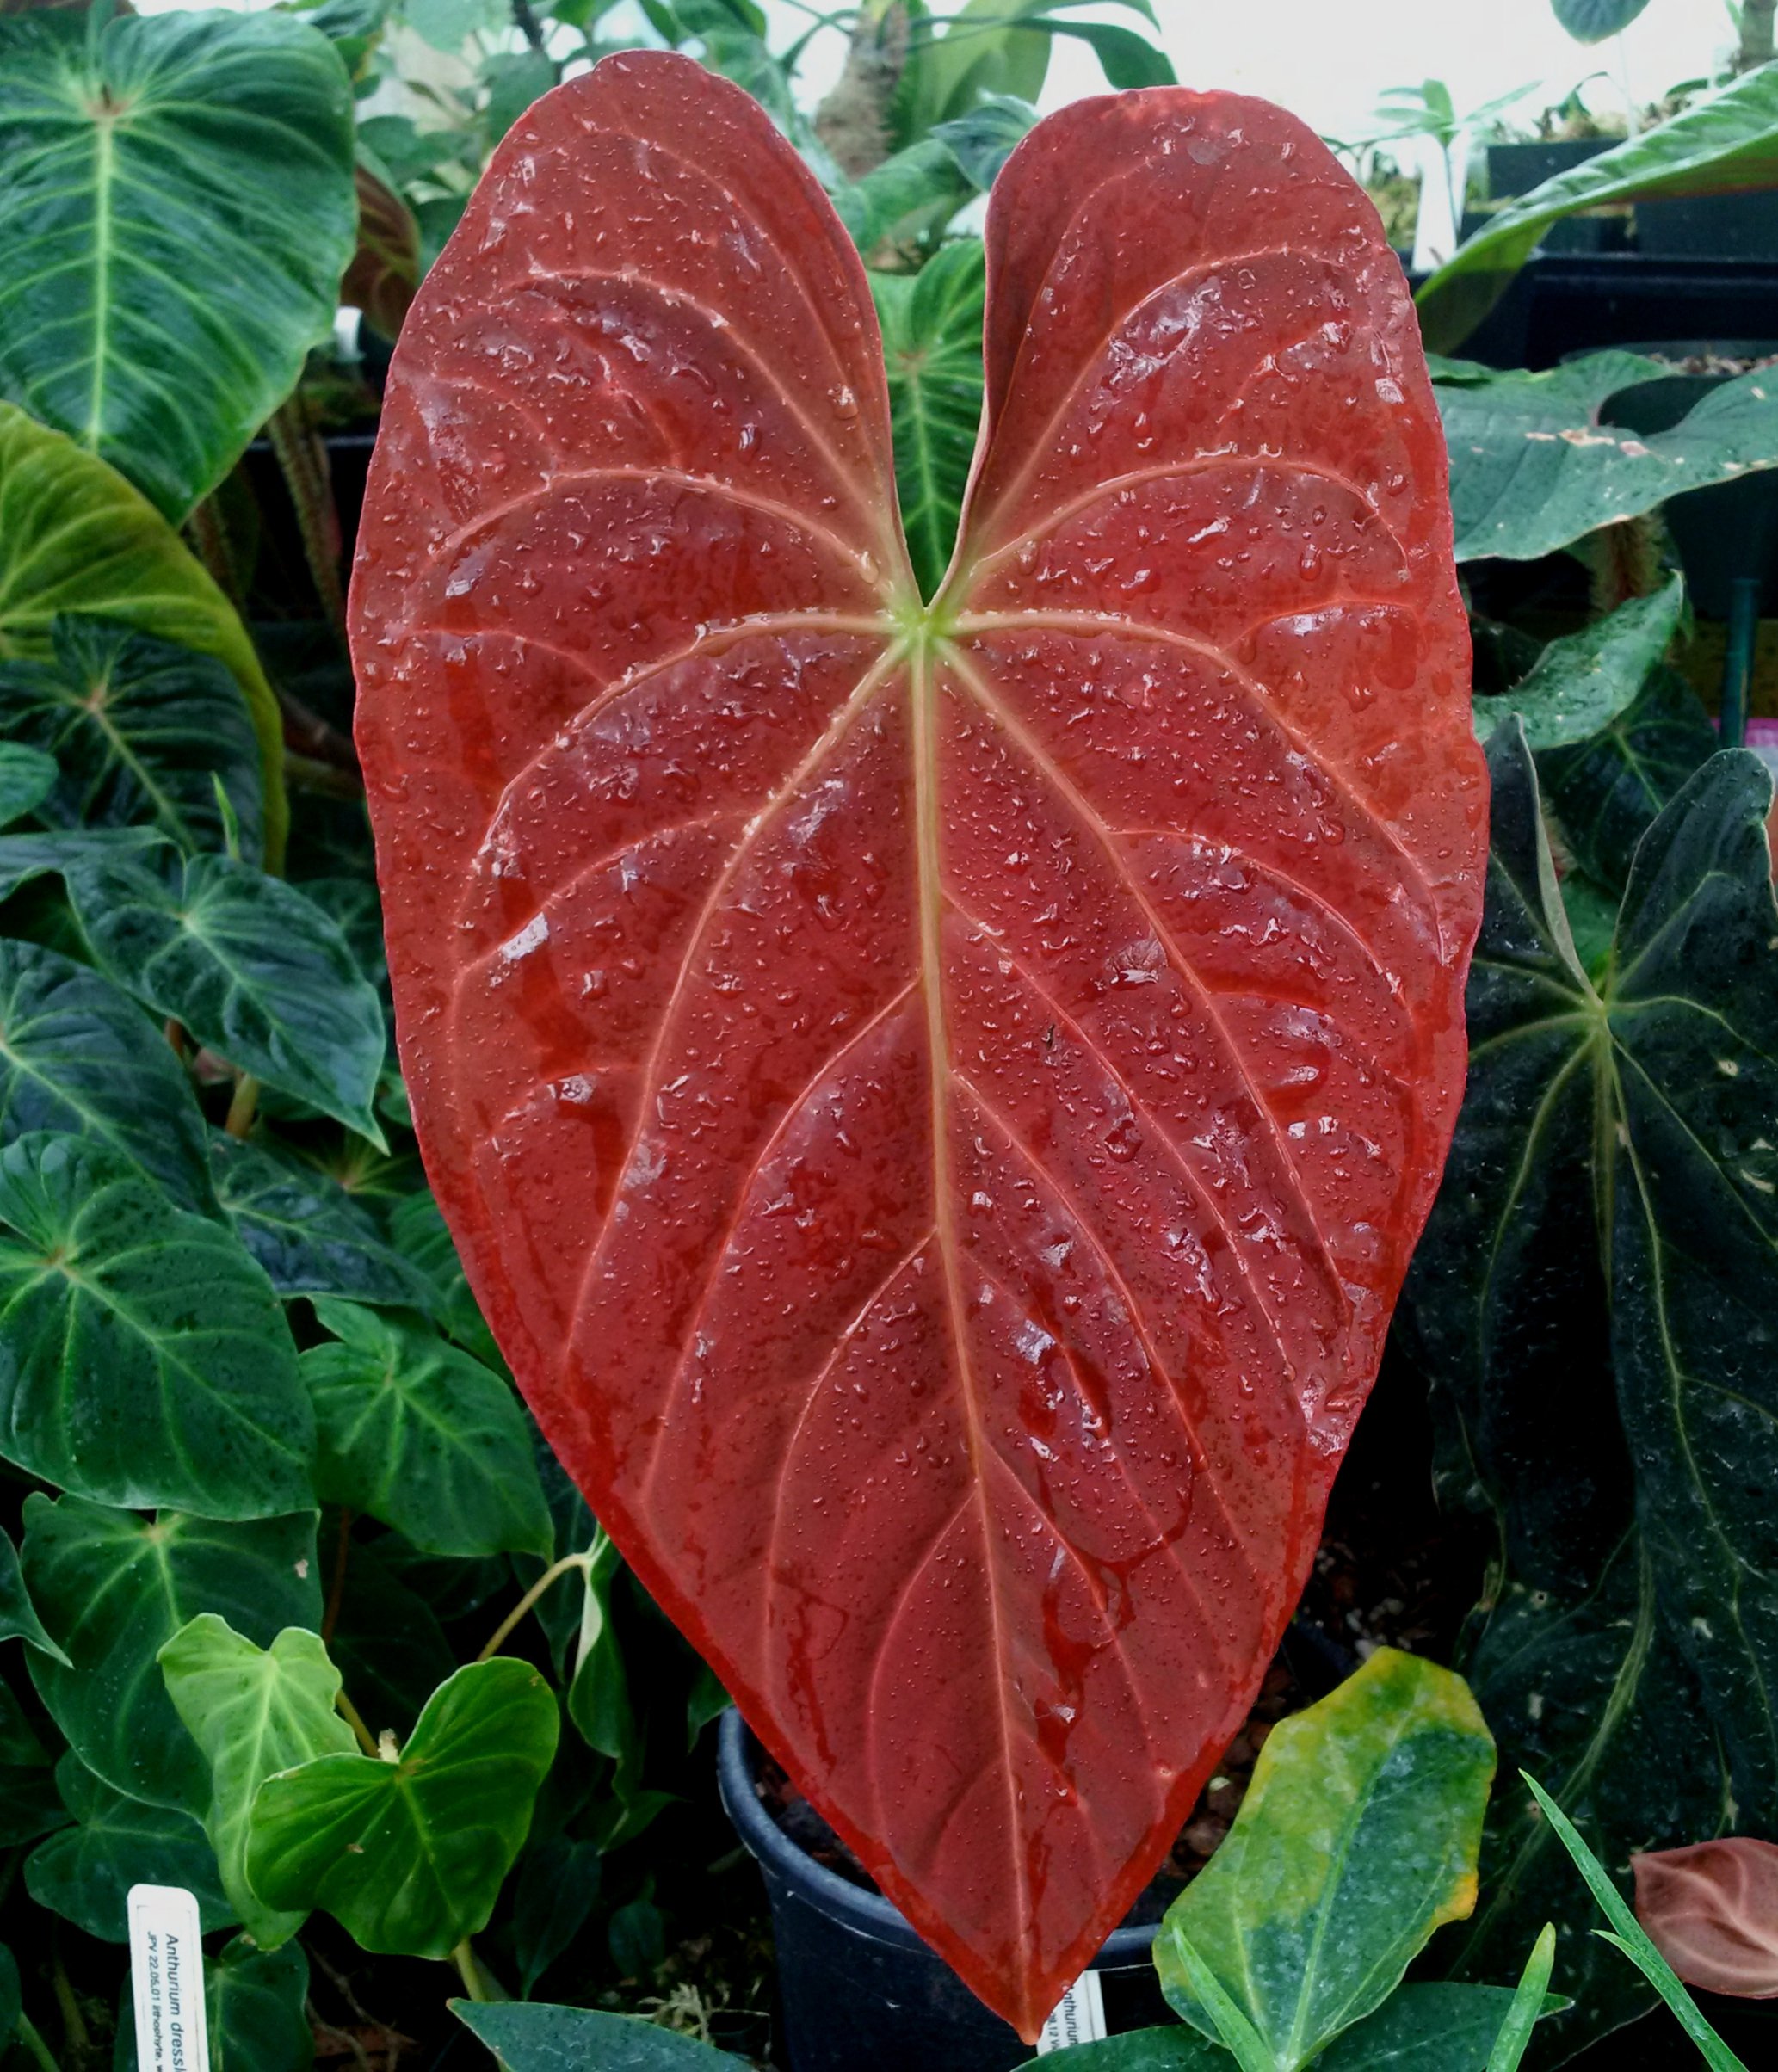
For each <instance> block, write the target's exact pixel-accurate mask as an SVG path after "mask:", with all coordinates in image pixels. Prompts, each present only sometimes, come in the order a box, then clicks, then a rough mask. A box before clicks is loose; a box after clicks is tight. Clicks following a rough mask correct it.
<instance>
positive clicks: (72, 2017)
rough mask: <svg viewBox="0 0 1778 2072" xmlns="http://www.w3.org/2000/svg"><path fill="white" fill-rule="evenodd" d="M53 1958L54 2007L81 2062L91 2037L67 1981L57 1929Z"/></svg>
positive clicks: (63, 2033)
mask: <svg viewBox="0 0 1778 2072" xmlns="http://www.w3.org/2000/svg"><path fill="white" fill-rule="evenodd" d="M53 1947H54V1952H55V1954H54V1958H53V1964H52V1970H51V1974H50V1978H51V1983H52V1984H53V1986H54V1987H55V1994H56V2007H57V2008H58V2010H59V2012H60V2014H61V2017H62V2037H63V2040H64V2041H65V2043H66V2044H67V2046H68V2049H69V2050H70V2051H71V2053H72V2054H73V2055H74V2057H77V2058H79V2059H80V2060H81V2061H82V2063H84V2062H85V2059H86V2054H87V2050H88V2048H89V2047H90V2044H91V2043H92V2038H91V2037H90V2035H89V2034H88V2032H87V2026H86V2017H85V2016H84V2015H83V2013H81V2012H80V2002H79V2001H77V2000H76V1999H75V1997H74V1988H73V1987H72V1985H71V1984H70V1983H69V1980H68V1967H67V1966H66V1965H65V1964H64V1963H63V1962H62V1938H61V1934H60V1933H59V1931H58V1933H57V1934H56V1937H55V1941H54V1946H53Z"/></svg>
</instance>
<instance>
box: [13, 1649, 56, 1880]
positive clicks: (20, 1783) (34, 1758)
mask: <svg viewBox="0 0 1778 2072" xmlns="http://www.w3.org/2000/svg"><path fill="white" fill-rule="evenodd" d="M68 1818H69V1814H68V1809H67V1808H66V1807H65V1805H64V1804H62V1795H61V1793H60V1792H59V1791H57V1790H56V1785H55V1765H54V1764H53V1763H52V1761H51V1760H50V1757H49V1753H48V1751H47V1750H46V1748H44V1745H43V1743H42V1742H40V1741H39V1740H38V1738H37V1735H36V1732H35V1730H34V1729H33V1727H32V1725H31V1723H30V1721H29V1720H28V1719H27V1718H26V1717H25V1708H24V1707H23V1706H22V1705H21V1704H20V1703H19V1701H18V1699H16V1698H15V1697H14V1695H13V1693H12V1687H11V1686H10V1685H9V1684H8V1683H5V1682H3V1681H0V1848H8V1849H9V1848H12V1847H15V1845H16V1844H18V1843H20V1842H24V1841H36V1839H37V1837H38V1836H39V1835H47V1834H48V1833H49V1832H50V1831H51V1829H52V1828H60V1827H65V1826H66V1825H67V1822H68Z"/></svg>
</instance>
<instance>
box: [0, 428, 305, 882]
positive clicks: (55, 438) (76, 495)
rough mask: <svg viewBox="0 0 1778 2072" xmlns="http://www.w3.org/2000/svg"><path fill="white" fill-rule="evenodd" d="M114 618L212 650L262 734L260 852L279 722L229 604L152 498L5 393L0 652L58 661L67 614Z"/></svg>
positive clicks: (278, 803) (278, 847) (280, 784)
mask: <svg viewBox="0 0 1778 2072" xmlns="http://www.w3.org/2000/svg"><path fill="white" fill-rule="evenodd" d="M71 613H77V614H83V615H90V616H93V617H97V618H100V619H105V620H116V621H119V622H120V623H121V624H123V625H125V626H131V627H133V629H134V630H135V631H136V632H139V633H148V634H151V635H153V636H154V638H156V639H157V640H165V641H170V642H172V643H174V644H176V645H177V646H179V647H182V648H191V649H194V650H195V651H197V652H198V653H199V654H201V655H207V656H212V657H214V658H215V659H216V660H217V661H219V662H220V663H222V664H223V665H224V667H225V668H226V669H227V670H228V672H229V674H230V675H232V677H233V678H234V680H235V681H236V682H237V683H238V685H239V686H240V689H241V694H242V696H243V697H244V699H245V700H246V703H247V711H248V713H249V716H250V718H251V720H252V725H253V732H254V737H255V739H256V741H257V743H258V744H259V761H260V770H261V789H262V819H263V823H264V839H265V851H266V855H265V860H266V862H267V863H268V864H269V866H272V867H273V868H274V869H275V868H276V867H277V866H278V865H279V864H280V863H281V862H282V860H283V856H284V838H285V836H286V833H287V831H288V829H289V824H290V809H289V803H288V801H287V799H286V797H285V794H284V723H283V719H282V718H281V715H280V713H279V711H278V701H277V699H276V698H275V695H274V694H273V692H272V687H271V685H270V684H269V682H267V681H266V676H265V672H264V670H263V669H262V668H261V667H260V663H259V657H258V656H257V655H256V653H255V652H254V648H253V643H252V641H251V640H250V638H248V636H247V629H246V628H245V627H244V626H243V625H242V624H241V621H240V620H239V618H238V616H237V615H236V613H235V610H234V607H232V605H231V604H230V603H229V601H228V600H227V598H225V596H224V595H223V594H222V592H221V591H220V590H219V589H218V588H217V587H216V585H215V583H213V581H212V580H211V578H210V577H209V576H207V574H206V573H205V571H204V569H203V567H202V564H201V563H200V562H199V561H198V560H197V559H196V558H195V557H194V555H193V554H191V553H190V552H188V549H187V548H186V546H185V545H184V543H183V542H182V540H181V539H180V537H179V535H178V533H176V532H175V531H174V529H173V527H171V526H170V525H169V524H168V523H167V521H166V520H165V519H164V518H163V517H162V516H161V515H160V513H159V512H158V511H157V510H156V509H155V508H154V506H153V505H152V504H151V503H149V502H148V500H147V498H146V497H145V496H142V495H141V493H140V492H139V490H134V489H133V488H131V486H130V484H128V483H127V482H126V481H125V480H124V478H123V477H122V476H121V475H120V474H119V473H118V472H117V471H116V470H115V469H114V468H110V467H108V466H106V465H105V463H104V462H103V461H102V460H99V459H96V458H95V457H94V456H93V455H92V454H90V453H83V452H82V451H81V450H80V448H79V447H77V446H76V445H75V444H74V443H73V441H71V440H69V439H65V438H64V437H63V436H62V435H61V434H60V433H59V432H53V431H51V430H50V429H49V428H48V427H47V426H46V425H41V424H39V423H37V422H35V421H34V419H33V418H30V417H28V416H26V415H25V413H24V412H23V411H22V410H15V408H14V407H13V405H12V404H9V403H0V662H5V661H10V660H12V659H13V658H15V657H23V658H24V659H25V660H27V661H33V660H34V661H40V662H47V663H53V661H54V660H55V626H56V622H57V620H59V618H60V617H62V616H63V614H71Z"/></svg>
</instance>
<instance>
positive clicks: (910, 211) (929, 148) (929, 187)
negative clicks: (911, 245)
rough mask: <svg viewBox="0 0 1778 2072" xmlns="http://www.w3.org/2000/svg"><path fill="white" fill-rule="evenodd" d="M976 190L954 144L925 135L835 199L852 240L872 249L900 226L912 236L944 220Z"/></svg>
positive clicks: (836, 192) (837, 193) (841, 190)
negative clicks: (952, 146)
mask: <svg viewBox="0 0 1778 2072" xmlns="http://www.w3.org/2000/svg"><path fill="white" fill-rule="evenodd" d="M975 192H976V187H975V183H974V182H973V181H972V180H971V179H970V177H969V176H968V175H967V174H966V172H965V171H964V170H963V168H962V167H961V166H960V164H959V163H957V157H956V154H955V153H954V151H952V150H951V148H950V146H949V145H947V144H945V143H944V142H942V141H941V139H939V138H937V137H923V138H922V139H920V141H919V142H918V143H917V144H911V145H908V146H907V148H906V149H905V150H904V151H897V152H896V153H895V154H894V155H893V157H888V158H886V159H885V160H884V161H883V163H881V164H880V165H878V166H874V167H873V168H872V169H871V170H870V171H869V172H867V173H865V174H863V175H861V176H860V177H859V178H858V179H856V180H854V181H852V182H849V184H847V185H846V186H844V187H841V188H835V190H834V193H833V197H832V199H833V205H834V207H835V208H836V209H837V211H838V213H839V218H840V220H841V222H842V223H843V224H844V225H845V226H846V228H847V229H848V230H849V231H850V232H851V233H852V239H853V242H854V243H855V244H856V245H857V247H858V249H859V250H860V251H861V252H864V253H866V254H869V253H873V252H874V251H875V250H877V248H878V247H879V246H880V244H883V243H884V241H885V240H886V239H887V238H889V237H892V236H893V235H894V234H895V233H896V232H897V231H899V232H900V233H901V234H902V236H903V237H909V236H911V235H912V234H914V233H915V232H917V231H923V230H928V229H932V228H934V227H936V226H940V225H943V224H944V223H946V222H948V220H949V219H950V218H951V217H952V216H953V215H954V213H956V211H957V210H958V209H960V207H962V206H963V204H964V203H965V202H966V201H967V200H969V199H970V197H971V196H972V194H975Z"/></svg>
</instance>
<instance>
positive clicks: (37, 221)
mask: <svg viewBox="0 0 1778 2072" xmlns="http://www.w3.org/2000/svg"><path fill="white" fill-rule="evenodd" d="M357 234H358V208H357V199H356V194H355V188H354V186H353V124H352V89H351V83H350V81H349V79H348V78H347V77H346V71H345V67H344V65H343V64H342V63H341V61H340V59H339V55H338V53H337V52H336V51H335V50H334V48H333V46H332V45H331V44H330V43H329V42H328V40H327V39H326V38H325V37H324V36H323V35H321V34H319V33H318V31H317V30H315V29H312V28H309V27H308V26H307V24H306V23H305V22H299V21H298V20H296V19H294V18H293V16H292V15H288V14H279V13H265V14H260V15H231V14H224V13H217V12H210V13H200V14H173V15H119V16H114V18H112V19H111V20H110V21H108V22H103V24H102V25H101V24H100V22H98V21H97V20H94V21H92V22H89V20H88V19H87V18H86V16H85V15H81V14H75V13H63V12H59V11H53V12H39V13H33V14H27V15H15V16H14V17H12V18H10V19H7V18H4V17H0V243H3V244H4V247H5V250H6V254H7V264H6V269H5V272H4V274H3V275H0V395H3V396H5V397H6V398H7V399H8V400H9V401H10V402H13V403H15V404H21V405H22V407H23V408H24V409H26V410H29V411H30V413H31V415H32V416H34V417H36V418H38V419H40V421H41V422H43V423H45V424H50V425H53V426H55V428H56V429H58V430H59V431H62V432H65V433H66V434H67V435H69V436H70V437H71V438H72V439H74V440H77V441H78V442H79V443H80V444H81V445H82V446H83V447H86V448H87V449H88V450H89V451H90V452H93V453H97V454H99V455H100V456H101V457H102V458H103V459H106V460H108V461H109V462H110V463H111V465H112V466H114V467H115V468H117V469H118V470H119V471H120V472H121V473H122V474H124V475H126V476H127V478H129V479H130V480H131V481H132V482H133V483H134V484H136V485H137V487H138V488H139V489H140V490H143V491H144V493H145V495H146V496H148V497H149V498H150V499H151V501H152V502H153V503H155V504H156V505H157V507H158V508H159V509H160V510H161V511H162V512H164V514H165V515H166V516H167V517H169V518H170V519H171V520H172V521H174V522H175V523H178V522H179V521H182V519H183V518H184V517H185V515H186V514H187V513H188V511H189V510H190V509H191V507H192V506H193V504H194V503H196V502H197V501H198V499H199V498H200V497H201V496H204V495H206V494H207V492H208V491H209V490H213V488H215V486H216V484H218V483H219V481H221V479H222V478H223V477H224V476H225V474H226V473H227V472H228V471H229V469H230V468H231V467H232V466H234V464H235V462H236V461H237V460H238V459H239V458H240V455H241V453H242V451H243V450H244V447H246V444H247V441H249V440H250V438H252V436H253V435H254V434H255V433H256V431H257V430H258V429H259V428H260V427H261V425H262V424H263V423H264V422H265V420H266V419H267V418H268V417H269V416H270V415H271V413H272V411H273V410H275V408H276V407H277V405H278V404H280V403H281V401H282V400H283V398H285V397H286V396H287V395H288V393H289V392H290V391H291V389H292V388H293V386H294V385H295V383H296V378H297V375H298V374H299V373H300V372H301V369H302V364H303V360H304V356H305V355H306V354H307V352H308V351H309V349H310V348H311V347H312V346H316V345H318V344H320V343H321V342H323V341H324V339H325V338H326V337H327V336H328V334H329V332H330V330H331V328H332V325H333V316H334V309H335V306H336V302H337V300H338V294H339V283H340V277H341V275H342V274H343V273H344V271H345V269H346V266H347V263H348V262H349V260H350V258H351V256H352V254H353V251H354V249H355V245H356V242H357Z"/></svg>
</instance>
